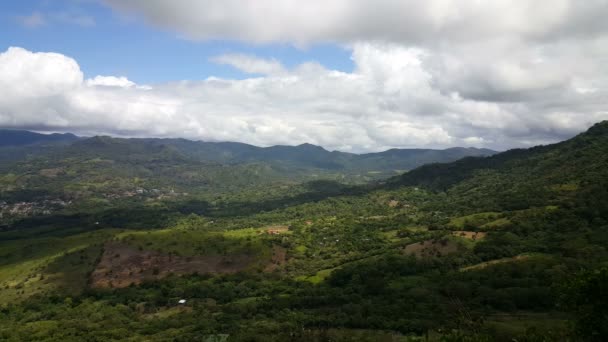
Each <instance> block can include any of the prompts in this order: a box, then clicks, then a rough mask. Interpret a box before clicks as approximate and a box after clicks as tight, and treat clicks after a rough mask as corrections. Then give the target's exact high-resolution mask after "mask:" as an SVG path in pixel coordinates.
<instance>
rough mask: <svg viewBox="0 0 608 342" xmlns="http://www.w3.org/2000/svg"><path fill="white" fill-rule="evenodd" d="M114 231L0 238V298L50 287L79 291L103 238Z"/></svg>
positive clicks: (4, 299)
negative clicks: (42, 236) (26, 238)
mask: <svg viewBox="0 0 608 342" xmlns="http://www.w3.org/2000/svg"><path fill="white" fill-rule="evenodd" d="M116 232H117V231H115V230H105V231H95V232H89V233H82V234H77V235H73V236H69V237H61V238H60V237H45V238H38V239H28V240H16V241H15V240H12V241H3V242H0V302H2V303H9V302H16V301H21V300H23V299H26V298H28V297H30V296H32V295H34V294H37V293H44V292H48V291H51V290H60V291H64V292H68V293H77V292H79V291H81V290H82V289H84V287H85V286H86V280H87V279H86V275H87V274H88V272H89V271H90V270H92V269H93V267H94V263H95V261H96V259H97V257H98V256H99V254H100V253H101V246H102V244H103V242H104V241H106V240H108V239H110V238H112V237H113V236H114V234H115V233H116Z"/></svg>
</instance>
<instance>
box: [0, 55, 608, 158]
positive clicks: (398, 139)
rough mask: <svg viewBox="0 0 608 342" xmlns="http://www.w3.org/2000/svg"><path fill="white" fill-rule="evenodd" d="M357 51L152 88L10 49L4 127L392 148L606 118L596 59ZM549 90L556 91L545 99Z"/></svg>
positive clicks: (4, 61) (2, 60) (534, 131)
mask: <svg viewBox="0 0 608 342" xmlns="http://www.w3.org/2000/svg"><path fill="white" fill-rule="evenodd" d="M596 47H598V46H596ZM351 48H352V57H351V58H352V59H353V62H354V65H355V68H354V70H353V71H352V72H342V71H336V70H330V69H327V68H325V67H323V66H322V65H320V64H318V63H315V62H308V63H303V64H302V65H299V66H296V67H294V68H292V69H289V70H287V69H285V68H284V67H282V66H281V65H280V64H276V65H275V64H273V63H272V62H271V63H269V64H268V63H267V62H268V61H266V60H262V59H257V58H255V57H252V56H246V58H242V59H239V58H240V57H239V58H234V55H231V56H229V58H227V57H226V56H223V57H219V58H218V59H219V60H222V61H224V62H227V61H230V62H231V63H230V64H231V65H234V66H238V67H240V68H242V69H244V70H245V71H247V70H249V72H253V73H256V74H264V76H257V77H253V78H246V79H242V80H233V79H222V78H217V77H210V78H208V79H205V80H200V81H177V82H169V83H164V84H155V85H154V87H153V88H152V87H147V86H143V85H138V84H136V83H135V82H132V81H130V80H128V79H127V78H126V77H122V76H97V77H94V78H91V79H86V80H85V79H84V78H83V74H82V72H81V70H80V68H79V66H78V64H77V62H76V61H75V60H73V59H71V58H70V57H67V56H64V55H61V54H56V53H34V52H30V51H27V50H24V49H21V48H9V49H8V50H7V51H5V52H4V53H1V54H0V92H1V93H2V94H4V96H2V97H0V126H4V127H16V128H35V129H39V130H40V129H48V130H54V131H58V130H59V131H73V132H76V133H80V134H114V135H124V136H157V137H184V138H190V139H200V140H208V141H241V142H247V143H251V144H255V145H262V146H268V145H273V144H299V143H304V142H309V143H314V144H319V145H322V146H325V147H326V148H329V149H339V150H344V151H355V152H363V151H378V150H384V149H387V148H392V147H449V146H480V147H490V148H497V149H503V148H507V147H513V146H524V145H531V144H538V143H546V142H550V141H555V140H557V139H561V138H564V137H567V136H571V135H573V134H575V133H576V132H577V131H581V130H583V129H585V128H587V127H588V126H590V125H591V124H593V123H594V122H596V121H599V120H601V119H608V112H606V110H605V101H604V100H605V98H606V82H605V78H604V77H603V75H601V74H594V72H599V71H601V70H603V68H605V67H604V66H603V65H601V64H600V63H598V62H596V63H594V64H593V65H581V66H578V67H575V65H572V69H571V70H569V71H567V72H566V71H563V70H559V69H558V68H557V67H556V65H558V64H559V63H558V62H557V61H555V60H551V59H549V60H547V62H544V61H542V58H541V60H539V61H538V63H541V64H542V63H548V65H546V66H542V67H539V66H537V65H527V64H519V65H518V64H515V67H519V68H522V69H521V71H517V72H515V74H514V75H511V72H510V71H509V70H510V68H511V66H509V65H510V64H509V63H512V61H511V59H509V58H507V59H506V61H505V62H504V63H505V64H504V65H507V66H503V65H502V64H500V63H498V64H497V65H496V66H491V67H489V68H497V70H498V71H492V70H490V71H487V69H484V68H482V69H481V70H480V71H479V72H478V73H470V72H465V71H463V69H464V70H475V67H477V66H476V65H475V63H474V61H473V62H470V64H471V65H468V64H467V63H469V62H466V61H463V60H462V59H458V58H456V57H455V56H457V55H454V56H451V55H446V54H438V53H437V52H435V51H433V50H430V49H426V48H420V47H406V46H402V45H399V44H394V43H357V44H353V45H352V46H351ZM539 56H541V57H543V58H548V57H544V55H539ZM558 58H563V61H564V62H566V61H570V60H571V58H574V57H573V56H572V55H571V54H570V53H565V54H563V55H559V57H558ZM218 59H216V60H218ZM454 59H455V60H454ZM219 60H218V61H219ZM586 60H588V61H590V60H593V57H591V56H588V57H587V59H586ZM276 63H278V62H276ZM486 68H488V67H486ZM503 69H506V70H507V71H506V72H504V71H501V70H503ZM484 70H485V73H484V72H483V71H484ZM547 70H549V71H554V72H556V75H551V76H547V77H545V78H544V77H536V78H535V77H532V76H531V75H527V74H526V73H527V72H531V73H539V74H540V75H544V74H545V73H547V72H548V71H547ZM487 73H490V74H495V75H497V76H492V77H499V78H500V77H502V79H498V80H496V81H495V85H496V86H495V87H494V88H491V92H488V91H486V93H485V94H484V93H483V91H484V88H483V87H481V86H480V87H478V88H476V87H475V86H472V85H471V84H473V85H474V84H475V83H476V82H486V81H482V80H484V75H486V74H487ZM605 74H606V73H604V75H605ZM486 76H487V75H486ZM461 80H467V83H468V84H469V85H468V86H465V85H463V84H461V83H460V81H461ZM535 80H538V81H539V84H540V86H536V85H535ZM522 88H523V89H525V92H531V93H532V94H533V95H532V96H529V97H525V96H524V97H522V96H515V95H513V96H512V98H511V99H496V98H494V97H493V96H495V95H492V94H493V93H492V92H495V93H501V94H503V95H501V96H502V97H504V94H505V93H509V94H511V93H515V94H518V90H520V89H522ZM581 88H584V89H587V90H585V91H580V89H581ZM471 89H472V90H471ZM478 89H481V90H479V91H478V92H477V93H476V92H475V91H477V90H478ZM589 89H592V90H589ZM480 92H481V93H480ZM552 92H553V93H554V94H556V97H551V98H547V97H545V95H546V94H549V93H552ZM480 94H481V95H480ZM541 95H542V96H541ZM499 97H500V96H499Z"/></svg>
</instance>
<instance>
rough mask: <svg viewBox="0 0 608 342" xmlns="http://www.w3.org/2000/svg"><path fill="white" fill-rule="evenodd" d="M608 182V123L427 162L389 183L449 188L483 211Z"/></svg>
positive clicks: (523, 204)
mask: <svg viewBox="0 0 608 342" xmlns="http://www.w3.org/2000/svg"><path fill="white" fill-rule="evenodd" d="M607 182H608V121H604V122H600V123H597V124H595V125H594V126H593V127H591V128H590V129H589V130H588V131H586V132H584V133H581V134H579V135H577V136H575V137H574V138H572V139H569V140H566V141H563V142H560V143H557V144H553V145H546V146H537V147H533V148H530V149H514V150H510V151H507V152H503V153H498V154H495V155H493V156H489V157H481V158H479V157H470V158H464V159H461V160H458V161H456V162H452V163H446V164H428V165H424V166H422V167H419V168H417V169H415V170H412V171H410V172H407V173H405V174H403V175H401V176H397V177H393V178H391V179H389V180H388V181H387V186H389V187H394V186H404V185H405V186H421V187H425V188H427V189H430V190H434V191H447V193H448V194H451V195H452V196H454V197H455V198H457V199H458V200H457V203H460V202H462V203H461V204H462V205H465V204H464V203H465V202H468V204H466V206H469V207H475V208H476V209H477V210H480V209H491V210H502V209H517V208H528V207H531V206H535V205H543V204H546V203H547V202H549V201H557V200H558V199H560V198H562V199H563V198H565V197H571V195H574V194H578V193H581V192H582V191H584V192H589V191H591V190H590V189H600V188H602V187H603V186H604V188H605V185H606V184H607Z"/></svg>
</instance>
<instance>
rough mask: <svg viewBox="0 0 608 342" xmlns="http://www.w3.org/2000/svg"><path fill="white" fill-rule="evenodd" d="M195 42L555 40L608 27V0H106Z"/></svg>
mask: <svg viewBox="0 0 608 342" xmlns="http://www.w3.org/2000/svg"><path fill="white" fill-rule="evenodd" d="M103 1H104V2H105V3H107V4H109V5H110V6H112V7H114V8H115V9H117V10H119V11H122V12H127V13H131V14H134V15H138V16H141V17H143V18H144V19H145V20H147V21H148V22H150V23H153V24H155V25H159V26H163V27H166V28H169V29H172V30H175V31H177V32H180V33H183V34H185V35H187V36H189V37H190V38H192V39H236V40H242V41H246V42H257V43H268V42H277V41H280V42H289V43H292V42H296V43H299V44H307V43H314V42H319V41H323V42H355V41H361V40H366V41H385V42H386V41H388V42H394V43H407V44H417V45H420V44H424V45H438V44H442V43H445V42H456V41H457V42H465V43H466V42H475V41H479V40H492V39H494V38H496V37H501V36H517V37H518V38H520V39H524V40H554V39H560V38H564V37H567V38H569V37H580V36H594V35H597V34H603V33H604V32H605V31H606V29H607V28H608V22H607V21H606V20H605V14H606V8H607V6H608V2H607V1H605V0H588V1H576V0H533V1H511V0H493V1H479V0H460V1H446V0H427V1H418V0H375V1H370V0H332V1H325V0H309V1H298V0H280V1H277V0H246V1H242V0H204V1H190V0H173V1H164V0H103Z"/></svg>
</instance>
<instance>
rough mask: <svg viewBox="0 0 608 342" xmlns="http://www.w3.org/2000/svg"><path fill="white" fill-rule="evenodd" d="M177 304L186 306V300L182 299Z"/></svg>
mask: <svg viewBox="0 0 608 342" xmlns="http://www.w3.org/2000/svg"><path fill="white" fill-rule="evenodd" d="M177 303H178V304H181V305H184V304H186V300H185V299H180V300H179V301H178V302H177Z"/></svg>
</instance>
